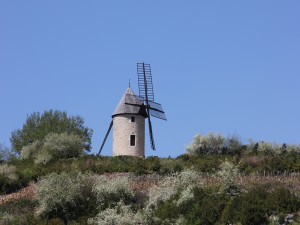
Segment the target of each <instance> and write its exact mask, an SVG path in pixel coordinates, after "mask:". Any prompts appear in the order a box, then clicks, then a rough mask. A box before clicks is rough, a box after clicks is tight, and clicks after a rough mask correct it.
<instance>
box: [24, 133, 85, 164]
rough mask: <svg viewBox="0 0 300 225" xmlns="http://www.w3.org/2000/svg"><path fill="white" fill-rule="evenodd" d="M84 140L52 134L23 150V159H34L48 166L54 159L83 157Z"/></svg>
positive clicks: (64, 134) (75, 136)
mask: <svg viewBox="0 0 300 225" xmlns="http://www.w3.org/2000/svg"><path fill="white" fill-rule="evenodd" d="M83 153H84V142H83V139H82V138H81V137H80V136H78V135H76V134H68V133H66V132H65V133H61V134H56V133H50V134H48V135H47V136H46V137H45V139H44V140H43V141H35V142H33V143H32V144H30V145H28V146H25V147H23V148H22V150H21V159H33V160H34V162H35V163H37V164H46V163H48V162H49V161H50V160H52V159H65V158H74V157H79V156H81V155H83Z"/></svg>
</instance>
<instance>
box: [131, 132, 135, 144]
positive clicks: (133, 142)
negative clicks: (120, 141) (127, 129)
mask: <svg viewBox="0 0 300 225" xmlns="http://www.w3.org/2000/svg"><path fill="white" fill-rule="evenodd" d="M130 146H135V135H130Z"/></svg>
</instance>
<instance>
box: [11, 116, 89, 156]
mask: <svg viewBox="0 0 300 225" xmlns="http://www.w3.org/2000/svg"><path fill="white" fill-rule="evenodd" d="M64 132H67V133H68V134H77V135H79V136H80V137H81V138H82V139H83V140H84V144H85V146H84V148H85V150H86V151H90V149H91V137H92V134H93V130H92V129H90V128H87V127H85V126H84V120H83V118H82V117H80V116H68V115H67V113H66V112H62V111H58V110H49V111H44V113H42V114H40V113H39V112H34V113H32V114H31V115H30V116H28V117H27V119H26V122H25V124H23V127H22V129H17V130H14V131H13V132H12V134H11V137H10V141H11V144H12V147H13V148H14V149H15V150H16V151H17V152H20V151H21V149H22V148H23V147H24V146H27V145H29V144H31V143H33V142H35V141H42V140H43V139H44V138H45V137H46V135H47V134H49V133H59V134H60V133H64Z"/></svg>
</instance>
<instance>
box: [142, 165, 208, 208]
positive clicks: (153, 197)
mask: <svg viewBox="0 0 300 225" xmlns="http://www.w3.org/2000/svg"><path fill="white" fill-rule="evenodd" d="M196 185H202V182H201V179H200V176H199V174H197V172H196V171H193V170H185V171H183V172H181V173H175V174H173V175H172V176H168V177H166V178H165V179H164V180H162V181H161V182H160V183H159V184H158V185H157V186H154V187H152V188H150V190H149V194H148V197H149V200H148V203H147V208H148V209H154V208H156V207H157V206H158V205H159V204H161V203H163V202H165V201H167V200H169V199H170V198H171V197H172V196H174V195H175V194H177V193H178V191H182V192H181V196H180V198H179V203H178V204H181V203H182V202H184V201H186V200H187V199H190V198H192V197H193V196H192V193H191V189H192V188H193V187H194V186H196Z"/></svg>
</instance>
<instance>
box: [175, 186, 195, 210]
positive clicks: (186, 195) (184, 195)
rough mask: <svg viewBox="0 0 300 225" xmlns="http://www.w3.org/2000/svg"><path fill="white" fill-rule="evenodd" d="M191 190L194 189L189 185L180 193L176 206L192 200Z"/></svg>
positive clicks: (192, 193)
mask: <svg viewBox="0 0 300 225" xmlns="http://www.w3.org/2000/svg"><path fill="white" fill-rule="evenodd" d="M193 188H194V186H193V185H189V186H187V187H186V188H185V189H184V190H182V191H181V193H180V196H179V199H178V200H177V202H176V205H177V206H179V205H181V204H183V203H185V202H187V201H189V200H191V199H193V198H194V192H193Z"/></svg>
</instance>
